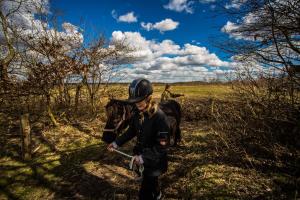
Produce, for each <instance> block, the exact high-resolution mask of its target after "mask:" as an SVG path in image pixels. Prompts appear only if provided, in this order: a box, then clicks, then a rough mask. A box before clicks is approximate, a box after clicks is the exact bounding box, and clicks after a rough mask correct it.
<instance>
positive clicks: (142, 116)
mask: <svg viewBox="0 0 300 200" xmlns="http://www.w3.org/2000/svg"><path fill="white" fill-rule="evenodd" d="M152 93H153V89H152V85H151V83H150V82H149V81H148V80H146V79H142V78H140V79H136V80H134V81H133V82H132V83H131V84H130V86H129V98H128V102H129V103H134V104H135V106H136V112H135V114H134V116H133V117H132V120H131V123H130V125H129V128H128V129H127V130H126V132H125V133H124V134H123V135H121V136H119V137H118V138H117V139H116V140H115V141H114V142H113V143H111V144H109V146H108V150H110V151H113V149H114V148H118V147H120V146H122V145H123V144H125V143H126V142H128V141H129V140H131V139H132V138H134V137H135V136H136V137H137V143H136V145H135V147H134V148H133V153H134V158H135V163H136V164H137V165H144V171H143V180H142V184H141V187H140V191H139V199H140V200H143V199H149V200H150V199H161V191H160V188H159V183H158V177H159V176H160V175H161V174H163V173H164V172H166V171H167V146H168V143H169V126H168V123H167V118H166V115H165V114H164V113H163V112H162V111H161V110H160V109H159V108H158V106H157V104H156V103H155V102H154V101H153V100H152Z"/></svg>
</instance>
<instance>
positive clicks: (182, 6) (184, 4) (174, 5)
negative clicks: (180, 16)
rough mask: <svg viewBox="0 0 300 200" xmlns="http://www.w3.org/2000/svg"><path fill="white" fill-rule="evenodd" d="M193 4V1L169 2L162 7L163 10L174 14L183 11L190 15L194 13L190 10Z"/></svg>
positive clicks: (178, 0)
mask: <svg viewBox="0 0 300 200" xmlns="http://www.w3.org/2000/svg"><path fill="white" fill-rule="evenodd" d="M193 3H194V2H193V1H188V0H170V1H169V3H168V4H167V5H164V8H165V9H168V10H173V11H176V12H183V11H185V12H186V13H190V14H192V13H193V12H194V11H193V8H192V5H193Z"/></svg>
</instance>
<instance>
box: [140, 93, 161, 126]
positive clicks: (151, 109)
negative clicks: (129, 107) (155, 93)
mask: <svg viewBox="0 0 300 200" xmlns="http://www.w3.org/2000/svg"><path fill="white" fill-rule="evenodd" d="M145 100H146V103H147V108H146V109H147V110H146V112H147V114H148V115H149V118H151V117H153V115H154V114H155V113H156V112H157V109H158V105H157V103H156V102H155V101H154V100H153V98H152V95H150V96H148V97H147V98H146V99H145ZM140 117H141V118H140V120H141V122H144V113H143V112H140Z"/></svg>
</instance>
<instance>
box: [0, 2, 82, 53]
mask: <svg viewBox="0 0 300 200" xmlns="http://www.w3.org/2000/svg"><path fill="white" fill-rule="evenodd" d="M0 9H1V11H2V12H3V13H4V14H5V15H6V16H7V22H8V23H9V29H11V30H8V36H9V37H14V39H15V43H16V45H18V46H19V47H22V46H23V45H19V44H24V42H23V41H22V40H20V37H23V39H24V40H26V41H27V42H28V43H31V44H35V43H37V42H39V40H40V39H42V38H45V37H47V38H48V39H50V40H51V39H53V40H54V39H55V40H60V41H61V44H63V47H64V49H70V48H72V46H73V47H74V45H80V44H81V43H82V42H83V35H82V33H81V31H80V30H79V28H78V27H76V26H75V25H72V24H71V23H67V22H65V23H63V24H62V28H63V30H61V31H58V30H55V29H54V28H52V27H51V26H50V25H49V24H48V23H49V22H48V21H42V20H39V18H37V17H36V16H38V15H39V14H45V15H47V14H50V11H49V1H48V0H26V1H11V0H2V2H1V6H0ZM55 28H58V27H55ZM58 29H59V28H58ZM13 31H14V33H16V35H13V36H11V33H12V32H13ZM3 41H4V37H3V30H2V27H1V26H0V45H1V44H3ZM4 46H5V45H4Z"/></svg>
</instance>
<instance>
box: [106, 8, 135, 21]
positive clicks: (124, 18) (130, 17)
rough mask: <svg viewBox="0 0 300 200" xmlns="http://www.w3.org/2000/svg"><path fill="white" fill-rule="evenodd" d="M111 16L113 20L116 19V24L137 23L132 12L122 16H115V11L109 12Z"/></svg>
mask: <svg viewBox="0 0 300 200" xmlns="http://www.w3.org/2000/svg"><path fill="white" fill-rule="evenodd" d="M111 15H112V16H113V18H114V19H116V20H117V21H118V22H127V23H133V22H137V21H138V20H137V17H136V16H135V15H134V12H128V13H126V14H124V15H120V16H118V15H117V12H116V11H115V10H112V11H111Z"/></svg>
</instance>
